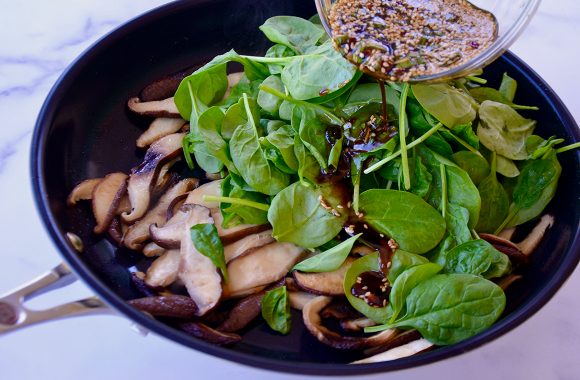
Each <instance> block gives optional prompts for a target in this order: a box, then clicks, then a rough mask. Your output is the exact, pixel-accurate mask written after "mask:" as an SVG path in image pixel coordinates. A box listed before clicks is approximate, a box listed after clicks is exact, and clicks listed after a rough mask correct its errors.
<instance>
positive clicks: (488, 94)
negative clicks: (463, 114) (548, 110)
mask: <svg viewBox="0 0 580 380" xmlns="http://www.w3.org/2000/svg"><path fill="white" fill-rule="evenodd" d="M506 90H507V89H506ZM510 91H511V90H510ZM469 93H470V94H471V96H473V98H474V99H475V100H477V101H478V102H480V103H483V102H485V101H486V100H491V101H493V102H497V103H502V104H505V105H507V106H510V107H511V108H513V109H515V110H534V111H535V110H538V107H534V106H522V105H519V104H514V103H513V102H512V101H511V100H509V99H508V98H506V97H505V96H504V94H502V93H501V91H498V90H496V89H494V88H489V87H475V88H472V89H471V90H469Z"/></svg>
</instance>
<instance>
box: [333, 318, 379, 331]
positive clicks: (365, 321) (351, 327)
mask: <svg viewBox="0 0 580 380" xmlns="http://www.w3.org/2000/svg"><path fill="white" fill-rule="evenodd" d="M376 325H377V323H376V322H375V321H373V320H372V319H369V318H356V319H345V320H342V321H340V327H342V328H343V330H345V331H351V332H359V331H362V330H363V329H364V328H365V327H371V326H376Z"/></svg>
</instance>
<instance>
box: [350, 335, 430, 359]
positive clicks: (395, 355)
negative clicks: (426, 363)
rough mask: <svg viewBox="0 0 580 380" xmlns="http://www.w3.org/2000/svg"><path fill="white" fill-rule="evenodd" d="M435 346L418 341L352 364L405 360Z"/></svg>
mask: <svg viewBox="0 0 580 380" xmlns="http://www.w3.org/2000/svg"><path fill="white" fill-rule="evenodd" d="M433 346H434V345H433V343H431V342H429V341H428V340H427V339H417V340H414V341H412V342H409V343H407V344H403V345H402V346H399V347H395V348H392V349H390V350H388V351H385V352H382V353H380V354H377V355H374V356H371V357H369V358H366V359H361V360H357V361H355V362H352V364H367V363H378V362H386V361H389V360H395V359H400V358H405V357H407V356H411V355H415V354H418V353H419V352H422V351H425V350H427V349H429V348H431V347H433Z"/></svg>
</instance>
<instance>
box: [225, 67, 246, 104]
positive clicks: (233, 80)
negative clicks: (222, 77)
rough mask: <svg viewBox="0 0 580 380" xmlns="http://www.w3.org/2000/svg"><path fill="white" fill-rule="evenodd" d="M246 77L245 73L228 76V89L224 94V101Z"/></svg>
mask: <svg viewBox="0 0 580 380" xmlns="http://www.w3.org/2000/svg"><path fill="white" fill-rule="evenodd" d="M243 75H244V72H243V71H240V72H237V73H230V74H228V88H227V90H226V92H225V94H224V97H223V98H224V99H226V98H227V97H228V96H230V94H231V93H232V88H233V87H234V86H235V85H236V84H238V83H239V82H240V79H242V76H243Z"/></svg>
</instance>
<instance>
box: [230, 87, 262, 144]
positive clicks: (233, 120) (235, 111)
mask: <svg viewBox="0 0 580 380" xmlns="http://www.w3.org/2000/svg"><path fill="white" fill-rule="evenodd" d="M248 103H249V104H250V110H251V114H252V118H253V120H260V112H259V109H258V107H257V106H256V101H255V100H254V99H253V98H250V97H248ZM247 123H248V115H247V113H246V107H245V103H244V97H243V95H242V97H241V98H240V100H239V101H238V102H237V103H234V104H232V105H231V106H229V107H228V109H227V111H226V112H225V115H224V119H223V121H222V129H221V132H220V133H221V135H222V137H223V138H224V139H226V140H230V139H231V138H232V136H233V135H234V131H235V130H236V128H237V127H239V126H240V125H244V124H247ZM259 135H261V134H260V133H259Z"/></svg>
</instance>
